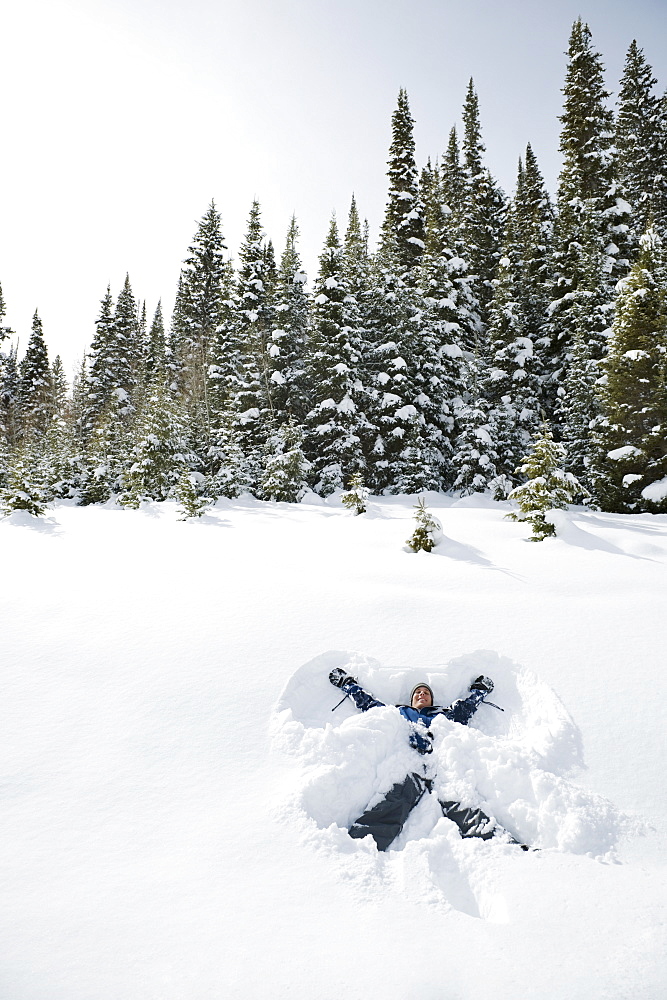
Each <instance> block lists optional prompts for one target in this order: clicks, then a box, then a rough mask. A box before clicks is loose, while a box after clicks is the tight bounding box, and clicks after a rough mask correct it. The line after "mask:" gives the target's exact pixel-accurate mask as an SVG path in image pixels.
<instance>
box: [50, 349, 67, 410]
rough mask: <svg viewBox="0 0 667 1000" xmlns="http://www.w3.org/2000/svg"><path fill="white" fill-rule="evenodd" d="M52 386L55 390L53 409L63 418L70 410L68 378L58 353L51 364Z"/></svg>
mask: <svg viewBox="0 0 667 1000" xmlns="http://www.w3.org/2000/svg"><path fill="white" fill-rule="evenodd" d="M51 388H52V391H53V400H52V404H51V406H52V411H53V415H54V417H58V418H63V417H64V416H65V415H66V414H67V411H68V408H69V402H68V398H67V392H68V389H67V379H66V378H65V370H64V368H63V363H62V360H61V358H60V355H59V354H57V355H56V357H55V358H54V361H53V364H52V366H51Z"/></svg>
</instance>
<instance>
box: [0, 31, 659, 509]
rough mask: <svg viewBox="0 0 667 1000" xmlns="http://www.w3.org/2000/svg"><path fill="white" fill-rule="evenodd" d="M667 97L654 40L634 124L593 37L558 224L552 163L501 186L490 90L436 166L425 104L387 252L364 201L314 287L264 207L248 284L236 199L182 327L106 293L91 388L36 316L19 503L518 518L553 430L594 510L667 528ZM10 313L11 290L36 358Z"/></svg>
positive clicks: (635, 79) (636, 79)
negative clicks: (490, 503) (227, 234)
mask: <svg viewBox="0 0 667 1000" xmlns="http://www.w3.org/2000/svg"><path fill="white" fill-rule="evenodd" d="M655 88H656V80H655V78H654V77H653V74H652V70H651V67H650V66H649V65H648V64H647V62H646V60H645V58H644V55H643V52H642V50H641V49H640V48H639V47H638V45H637V43H636V42H632V44H631V45H630V48H629V50H628V53H627V59H626V63H625V69H624V74H623V78H622V80H621V84H620V90H619V96H618V101H617V104H616V108H615V110H612V108H611V107H610V106H609V96H610V95H609V94H608V92H607V91H606V89H605V85H604V79H603V66H602V61H601V57H600V55H599V53H597V52H596V51H595V50H594V48H593V44H592V38H591V33H590V31H589V28H588V26H587V25H585V24H583V23H582V22H581V20H578V21H576V22H575V24H574V26H573V28H572V33H571V37H570V44H569V58H568V67H567V73H566V79H565V85H564V88H563V92H564V107H563V113H562V115H561V119H560V120H561V123H562V131H561V146H560V148H561V152H562V158H563V167H562V171H561V173H560V177H559V185H558V191H557V197H556V200H555V203H554V202H552V199H551V198H550V196H549V194H548V192H547V190H546V187H545V184H544V180H543V178H542V175H541V173H540V169H539V165H538V162H537V159H536V157H535V154H534V152H533V150H532V148H531V147H530V146H528V147H527V149H526V150H525V153H524V154H523V155H522V157H521V159H520V161H519V167H518V175H517V183H516V190H515V193H514V195H513V197H511V198H508V197H507V196H506V195H505V194H504V192H503V191H502V190H501V189H500V187H499V185H498V183H497V182H496V180H495V179H494V177H493V176H492V174H491V173H490V171H489V169H488V167H487V166H486V164H485V147H484V144H483V141H482V134H481V126H480V118H479V107H478V99H477V94H476V92H475V88H474V84H473V82H472V80H471V81H470V85H469V87H468V91H467V94H466V97H465V103H464V106H463V116H462V119H463V129H462V132H461V134H458V133H457V131H456V129H452V132H451V134H450V136H449V141H448V144H447V146H446V149H445V152H444V153H443V154H442V156H440V157H439V158H438V159H437V160H434V161H431V160H429V161H428V162H427V163H426V165H425V166H423V167H422V169H421V170H419V169H418V167H417V164H416V162H415V152H414V139H413V126H414V122H413V119H412V116H411V114H410V109H409V105H408V97H407V94H406V93H405V91H403V90H402V91H401V92H400V93H399V98H398V105H397V108H396V111H395V113H394V115H393V118H392V143H391V146H390V151H389V164H388V166H389V169H388V177H389V195H388V201H387V207H386V212H385V217H384V222H383V225H382V228H381V232H380V238H379V241H378V245H377V246H376V247H374V248H371V246H370V245H369V236H368V227H367V225H366V224H364V223H363V222H362V219H361V217H360V215H359V211H358V208H357V205H356V203H355V200H354V198H353V199H352V203H351V207H350V211H349V216H348V218H347V220H346V224H345V226H344V227H343V228H342V230H339V227H338V224H337V222H336V220H335V218H334V219H332V221H331V225H330V227H329V231H328V234H327V237H326V240H325V243H324V247H323V249H322V253H321V256H320V258H319V270H318V274H317V276H316V278H315V280H314V283H313V288H312V291H309V290H308V288H307V287H306V275H305V273H304V271H303V267H302V262H301V259H300V256H299V246H298V239H299V230H298V227H297V223H296V221H295V220H292V223H291V225H290V228H289V231H288V233H287V239H286V243H285V247H284V250H283V251H282V254H281V255H280V256H279V259H277V258H276V254H275V252H274V247H273V244H272V243H271V241H270V240H269V239H268V238H267V236H266V234H265V233H264V231H263V227H262V221H261V214H260V206H259V205H258V204H257V203H256V202H255V203H254V204H253V206H252V209H251V211H250V217H249V222H248V230H247V235H246V236H245V239H244V241H243V244H242V246H241V247H240V250H239V254H238V260H237V261H236V262H233V261H232V260H231V259H230V257H229V255H228V252H227V248H226V246H225V242H224V237H223V232H222V223H221V217H220V214H219V212H218V210H217V208H216V206H215V204H214V203H211V205H210V207H209V208H208V210H207V212H206V214H205V215H204V217H203V218H202V220H201V222H200V224H199V227H198V229H197V232H196V233H195V235H194V238H193V241H192V245H191V246H190V247H189V249H188V253H187V257H186V259H185V262H184V264H183V268H182V271H181V275H180V280H179V286H178V293H177V296H176V302H175V307H174V311H173V315H172V316H171V321H170V323H169V324H168V326H167V325H166V324H165V322H164V319H163V315H162V310H161V306H160V305H159V304H158V307H157V309H156V311H155V314H154V315H153V316H152V319H151V320H150V321H149V319H148V317H147V315H146V308H145V304H140V303H139V302H138V301H137V299H136V298H135V295H134V293H133V290H132V287H131V285H130V281H129V278H128V279H126V281H125V284H124V286H123V288H122V289H121V290H120V293H119V294H118V295H117V297H116V298H115V299H114V296H113V295H112V292H111V289H107V292H106V295H105V296H104V298H103V299H102V302H101V307H100V312H99V316H98V318H97V321H96V330H95V335H94V338H93V341H92V345H91V348H90V351H89V352H87V354H86V357H85V358H84V360H83V362H82V364H81V367H80V370H79V371H78V373H77V375H76V378H75V380H74V384H73V386H72V388H71V391H70V390H69V387H68V386H67V384H66V380H65V377H64V373H63V369H62V365H61V363H60V361H59V359H56V360H55V361H54V363H53V364H51V363H50V362H49V358H48V353H47V348H46V345H45V342H44V336H43V331H42V325H41V321H40V319H39V316H38V314H37V313H35V317H34V320H33V326H32V334H31V337H30V342H29V344H28V348H27V351H26V353H25V355H24V357H23V358H22V359H21V361H20V362H19V361H18V358H17V356H16V350H15V348H13V347H11V346H10V347H9V349H8V350H6V351H5V353H2V354H0V489H2V490H4V496H5V504H6V505H7V503H8V501H7V497H10V498H11V497H14V496H17V495H19V494H24V495H25V496H27V497H30V496H33V495H34V496H36V497H38V496H39V497H42V499H47V500H48V499H50V498H57V497H76V498H78V500H79V501H80V502H81V503H84V504H86V503H99V502H104V501H106V500H108V499H109V498H111V497H113V496H116V497H117V498H118V499H119V500H120V502H122V503H126V504H129V505H132V506H136V505H138V504H139V503H140V502H141V501H142V500H143V499H147V498H150V499H156V500H161V499H166V498H168V497H171V496H174V495H175V491H176V489H177V484H178V483H179V482H180V483H181V484H182V483H183V482H184V481H186V480H187V482H188V483H189V484H190V488H191V489H192V490H194V491H195V492H197V493H199V494H200V495H202V496H204V495H205V496H208V497H217V496H230V497H233V496H236V495H238V494H240V493H241V492H244V491H249V492H251V493H253V494H254V495H255V496H258V497H261V498H265V499H279V500H287V501H295V500H297V499H299V498H300V496H302V495H303V493H304V492H305V490H306V489H308V488H310V489H314V490H315V491H317V492H319V493H320V494H322V495H327V494H329V493H331V492H332V491H334V490H335V489H337V488H340V487H345V486H347V485H348V483H349V481H350V479H351V478H352V476H354V475H355V474H356V475H357V476H362V477H363V480H364V483H365V485H366V487H368V488H369V489H370V490H372V491H373V492H374V493H381V492H389V493H399V492H400V493H414V492H419V491H422V490H428V489H433V490H440V491H447V490H455V491H461V492H463V493H470V492H473V491H484V490H489V489H490V490H492V491H493V494H494V495H495V496H496V497H504V496H507V495H508V493H509V492H510V490H511V489H512V488H514V487H516V486H518V485H520V484H521V483H522V482H523V481H524V480H525V476H524V475H523V473H522V472H521V471H519V470H520V469H521V466H522V460H523V459H524V457H525V455H526V453H527V452H528V450H529V449H530V445H531V440H534V439H537V438H538V437H539V436H540V434H542V435H544V433H545V426H547V427H549V428H550V432H551V433H553V435H554V437H555V439H556V440H557V441H559V442H560V443H561V444H562V445H563V446H564V448H565V451H566V455H567V459H566V471H568V472H569V473H571V474H572V475H573V476H574V477H576V479H577V481H578V482H579V483H580V484H582V496H583V495H584V493H588V494H590V497H591V498H592V501H593V502H594V503H595V504H597V505H598V506H599V507H601V508H602V509H604V510H611V511H622V512H637V511H653V512H658V511H667V252H666V250H665V243H664V241H665V238H666V237H667V98H666V97H661V96H659V95H658V94H656V91H655ZM4 314H5V306H4V302H3V300H2V293H1V291H0V342H1V341H2V340H3V339H4V340H6V341H7V342H9V343H11V340H10V338H11V331H10V330H8V329H7V328H6V327H3V326H2V321H3V317H4ZM5 347H6V344H5ZM184 473H185V474H186V476H185V478H184V475H183V474H184ZM357 481H358V480H357ZM10 506H11V503H10Z"/></svg>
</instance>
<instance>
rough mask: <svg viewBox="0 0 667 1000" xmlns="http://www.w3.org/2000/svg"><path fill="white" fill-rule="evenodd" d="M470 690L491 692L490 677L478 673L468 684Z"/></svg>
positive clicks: (491, 683)
mask: <svg viewBox="0 0 667 1000" xmlns="http://www.w3.org/2000/svg"><path fill="white" fill-rule="evenodd" d="M470 690H471V691H483V692H484V694H491V692H492V691H493V681H492V680H491V678H490V677H485V676H484V674H480V675H479V677H475V679H474V681H473V682H472V684H471V685H470Z"/></svg>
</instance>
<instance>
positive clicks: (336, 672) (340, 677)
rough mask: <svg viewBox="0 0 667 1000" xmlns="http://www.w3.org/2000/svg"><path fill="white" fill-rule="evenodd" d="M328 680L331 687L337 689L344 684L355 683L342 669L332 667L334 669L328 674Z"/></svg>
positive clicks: (354, 679)
mask: <svg viewBox="0 0 667 1000" xmlns="http://www.w3.org/2000/svg"><path fill="white" fill-rule="evenodd" d="M329 680H330V681H331V683H332V684H333V686H334V687H337V688H342V687H343V685H344V684H348V683H352V684H356V683H357V680H356V678H355V677H352V676H351V675H350V674H348V673H346V672H345V670H343V668H342V667H334V669H333V670H332V671H331V673H330V674H329Z"/></svg>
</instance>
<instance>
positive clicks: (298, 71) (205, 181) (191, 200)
mask: <svg viewBox="0 0 667 1000" xmlns="http://www.w3.org/2000/svg"><path fill="white" fill-rule="evenodd" d="M2 8H3V10H2V27H1V34H0V38H1V55H0V86H1V92H2V94H3V97H4V100H3V111H2V115H1V116H0V148H1V149H2V184H1V185H0V284H1V285H2V289H3V293H4V298H5V302H6V305H7V317H6V321H8V322H9V324H10V325H11V326H12V328H13V329H14V330H15V331H16V333H17V335H18V336H19V337H20V345H21V346H20V352H21V353H22V351H23V350H25V346H26V344H27V340H28V337H29V334H30V326H31V319H32V315H33V313H34V311H35V309H36V308H38V309H39V313H40V316H41V317H42V320H43V323H44V333H45V337H46V341H47V344H48V347H49V353H50V356H51V358H52V359H53V357H54V356H55V355H56V354H57V353H60V354H61V356H62V357H63V360H64V362H65V367H66V371H67V372H68V374H70V373H71V371H72V369H73V367H74V365H75V363H76V362H77V360H78V359H79V358H80V357H81V355H82V354H83V351H84V350H85V349H86V348H87V347H88V346H89V344H90V341H91V338H92V335H93V331H94V321H95V318H96V316H97V314H98V310H99V301H100V299H101V298H102V296H103V294H104V292H105V290H106V286H107V284H108V283H110V284H111V288H112V292H113V294H114V296H116V295H117V294H118V291H119V290H120V287H121V284H122V282H123V280H124V278H125V274H126V272H129V275H130V280H131V282H132V287H133V290H134V292H135V295H136V296H137V298H139V299H142V300H143V299H145V300H146V304H147V310H148V314H149V318H150V317H152V315H153V312H154V310H155V306H156V304H157V301H158V299H159V298H160V297H161V298H162V301H163V306H164V308H165V312H166V315H167V317H168V316H169V314H170V312H171V308H172V305H173V299H174V293H175V290H176V284H177V281H178V274H179V270H180V265H181V261H182V260H183V258H184V256H185V255H186V251H187V247H188V245H189V243H190V241H191V239H192V236H193V234H194V232H195V230H196V225H197V221H198V220H199V219H200V218H201V216H202V215H203V213H204V212H205V210H206V208H207V206H208V204H209V203H210V201H211V199H212V198H213V199H215V202H216V204H217V206H218V209H219V210H220V212H221V213H222V220H223V231H224V233H225V237H226V241H227V245H228V246H229V248H230V251H231V252H232V253H233V254H234V255H236V253H237V251H238V247H239V244H240V242H241V240H242V238H243V234H244V231H245V227H246V221H247V216H248V212H249V209H250V205H251V202H252V200H253V198H255V197H256V198H257V199H258V200H259V202H260V204H261V206H262V213H263V220H264V225H265V228H266V230H267V232H268V234H269V235H270V237H271V238H272V239H273V242H274V244H275V246H276V250H277V252H278V254H280V252H281V251H282V247H283V245H284V239H285V234H286V231H287V226H288V224H289V220H290V217H291V215H292V213H295V214H296V216H297V221H298V223H299V226H300V229H301V233H302V241H301V250H302V255H303V257H304V260H305V262H306V266H307V269H308V271H309V275H310V277H311V279H312V278H313V277H314V271H315V268H316V266H317V256H318V254H319V252H320V248H321V245H322V243H323V240H324V237H325V235H326V230H327V226H328V220H329V218H330V216H331V213H332V212H333V211H335V212H336V213H337V216H338V218H339V220H340V222H341V224H342V225H343V226H344V224H345V221H346V218H347V212H348V208H349V203H350V198H351V195H352V193H353V192H354V193H355V195H356V198H357V203H358V206H359V210H360V212H361V214H362V216H365V217H367V218H368V220H369V222H370V224H371V233H372V235H373V237H375V235H376V233H377V227H378V225H379V222H380V220H381V217H382V212H383V208H384V203H385V199H386V187H387V185H386V177H385V170H386V160H387V151H388V147H389V143H390V139H391V114H392V111H393V110H394V107H395V104H396V98H397V94H398V90H399V88H400V87H405V88H406V89H407V91H408V95H409V99H410V105H411V109H412V113H413V116H414V117H415V119H416V128H415V138H416V142H417V156H418V161H419V163H420V165H421V164H422V163H423V162H424V161H425V160H426V158H427V157H428V156H431V157H433V158H435V157H436V156H438V155H439V154H441V153H442V151H443V150H444V148H445V146H446V143H447V139H448V136H449V131H450V129H451V127H452V125H454V124H458V122H459V120H460V111H461V106H462V103H463V99H464V96H465V90H466V86H467V82H468V79H469V78H470V77H471V76H472V77H473V78H474V81H475V86H476V89H477V92H478V95H479V99H480V112H481V122H482V129H483V137H484V141H485V143H486V147H487V164H488V166H489V167H490V168H491V170H492V172H493V173H494V174H495V176H496V177H497V178H498V179H499V181H500V183H501V184H502V185H503V187H504V188H505V189H506V190H507V191H508V192H509V191H511V190H512V189H513V186H514V180H515V175H516V164H517V160H518V157H519V156H520V155H522V153H523V151H524V149H525V146H526V143H527V142H530V143H531V144H532V146H533V149H534V151H535V153H536V155H537V157H538V161H539V163H540V165H541V167H542V171H543V173H544V175H545V177H546V180H547V183H548V186H549V188H550V190H551V191H552V192H553V191H554V190H555V185H556V179H557V176H558V170H559V155H558V136H559V127H560V126H559V122H558V118H557V116H558V115H559V113H560V111H561V107H562V94H561V87H562V86H563V80H564V74H565V66H566V59H565V55H564V53H565V51H566V49H567V43H568V37H569V33H570V28H571V25H572V22H573V21H574V20H575V19H576V17H577V16H579V15H581V16H582V17H583V18H584V20H586V21H587V22H588V24H589V26H590V28H591V31H592V33H593V42H594V45H595V47H596V48H597V50H598V51H600V52H601V53H602V56H603V59H604V62H605V66H606V69H607V77H606V79H607V87H608V89H609V90H611V91H612V92H614V95H615V94H616V92H617V90H618V81H619V78H620V75H621V73H622V70H623V64H624V60H625V53H626V51H627V48H628V45H629V44H630V42H631V41H632V39H633V38H636V39H637V41H638V43H639V45H640V46H642V48H643V49H644V52H645V55H646V58H647V60H648V62H649V63H650V64H651V65H652V67H653V70H654V75H655V76H657V77H658V81H659V87H660V89H661V90H662V89H664V88H665V86H666V85H667V79H666V75H667V65H666V63H667V59H666V57H665V53H666V51H667V46H666V44H665V43H666V41H667V0H633V2H632V3H628V2H625V0H624V2H620V0H618V2H617V0H555V2H552V0H544V2H543V0H20V2H18V0H16V2H12V0H2Z"/></svg>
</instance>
